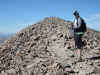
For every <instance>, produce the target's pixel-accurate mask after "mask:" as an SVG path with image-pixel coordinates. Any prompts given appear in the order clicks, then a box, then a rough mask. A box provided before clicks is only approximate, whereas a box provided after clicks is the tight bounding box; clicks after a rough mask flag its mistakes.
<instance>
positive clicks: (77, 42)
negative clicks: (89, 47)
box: [74, 33, 83, 49]
mask: <svg viewBox="0 0 100 75" xmlns="http://www.w3.org/2000/svg"><path fill="white" fill-rule="evenodd" d="M74 40H75V47H76V48H78V49H81V48H82V47H83V43H82V35H77V34H76V33H74Z"/></svg>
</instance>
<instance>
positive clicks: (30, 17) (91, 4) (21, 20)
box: [0, 0, 100, 33]
mask: <svg viewBox="0 0 100 75" xmlns="http://www.w3.org/2000/svg"><path fill="white" fill-rule="evenodd" d="M74 10H78V11H79V13H80V16H81V17H83V18H84V19H85V21H86V23H87V26H88V27H90V28H93V29H96V30H100V0H0V32H3V33H15V32H18V31H20V30H21V29H23V28H24V27H27V26H28V25H29V24H33V23H35V22H37V21H39V20H41V19H43V18H44V17H47V16H57V17H60V18H63V19H65V20H70V21H73V12H74Z"/></svg>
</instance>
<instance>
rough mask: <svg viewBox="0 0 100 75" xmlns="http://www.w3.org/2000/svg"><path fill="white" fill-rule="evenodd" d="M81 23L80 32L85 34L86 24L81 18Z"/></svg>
mask: <svg viewBox="0 0 100 75" xmlns="http://www.w3.org/2000/svg"><path fill="white" fill-rule="evenodd" d="M81 21H82V25H81V26H80V29H81V32H86V31H87V28H86V23H85V21H84V20H83V19H82V18H81Z"/></svg>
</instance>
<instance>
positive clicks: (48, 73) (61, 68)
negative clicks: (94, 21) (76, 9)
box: [0, 17, 100, 75]
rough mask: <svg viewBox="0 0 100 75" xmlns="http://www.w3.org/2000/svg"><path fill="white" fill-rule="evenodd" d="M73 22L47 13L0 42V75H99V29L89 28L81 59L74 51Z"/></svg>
mask: <svg viewBox="0 0 100 75" xmlns="http://www.w3.org/2000/svg"><path fill="white" fill-rule="evenodd" d="M71 27H72V22H71V21H66V20H63V19H61V18H55V17H47V18H45V19H43V20H41V21H39V22H37V23H36V24H33V25H30V26H29V27H27V28H25V29H23V30H21V31H19V32H18V33H16V34H15V35H14V36H13V37H11V38H10V39H8V40H6V41H5V42H4V43H3V44H2V45H0V75H98V74H100V32H98V31H95V30H92V29H88V30H87V32H86V33H85V35H84V36H83V40H84V41H85V42H86V45H85V46H84V48H83V50H82V58H83V59H84V60H83V61H82V62H78V61H77V60H78V59H77V55H76V54H75V53H74V51H73V50H71V49H72V48H74V38H73V33H72V30H71V29H72V28H71Z"/></svg>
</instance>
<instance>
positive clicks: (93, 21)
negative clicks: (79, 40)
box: [85, 14, 100, 31]
mask: <svg viewBox="0 0 100 75" xmlns="http://www.w3.org/2000/svg"><path fill="white" fill-rule="evenodd" d="M85 21H86V23H87V26H88V27H90V28H93V29H95V30H99V31H100V14H95V15H91V16H88V17H87V18H85Z"/></svg>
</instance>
